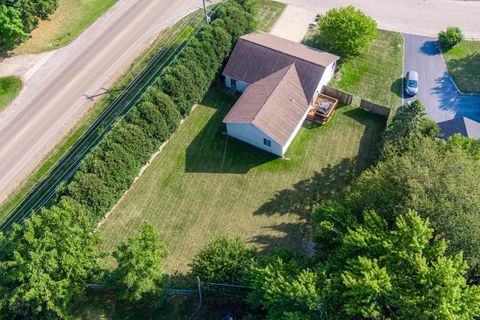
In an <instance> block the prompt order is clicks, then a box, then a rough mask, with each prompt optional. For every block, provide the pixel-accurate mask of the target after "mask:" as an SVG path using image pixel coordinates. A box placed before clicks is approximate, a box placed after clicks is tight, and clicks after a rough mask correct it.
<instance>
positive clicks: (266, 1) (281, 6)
mask: <svg viewBox="0 0 480 320" xmlns="http://www.w3.org/2000/svg"><path fill="white" fill-rule="evenodd" d="M286 7H287V5H286V4H285V3H281V2H277V1H272V0H261V1H260V2H259V10H258V11H259V13H260V14H259V16H260V17H259V21H260V23H259V26H258V29H259V30H261V31H265V32H269V31H270V30H272V27H273V25H274V24H275V22H277V20H278V18H279V17H280V15H281V14H282V12H283V10H285V8H286Z"/></svg>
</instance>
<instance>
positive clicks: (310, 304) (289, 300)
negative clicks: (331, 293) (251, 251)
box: [247, 257, 323, 320]
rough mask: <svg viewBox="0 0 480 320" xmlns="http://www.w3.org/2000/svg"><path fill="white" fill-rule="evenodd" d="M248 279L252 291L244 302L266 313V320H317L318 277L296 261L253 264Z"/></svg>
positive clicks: (320, 294)
mask: <svg viewBox="0 0 480 320" xmlns="http://www.w3.org/2000/svg"><path fill="white" fill-rule="evenodd" d="M247 277H248V278H249V280H250V282H249V284H250V286H251V287H252V288H253V290H252V291H251V293H250V294H249V295H248V297H247V302H248V303H250V305H251V306H253V307H254V308H260V309H263V310H265V311H267V319H272V320H273V319H316V317H315V315H318V314H320V312H321V309H322V301H323V296H322V293H321V290H319V288H318V287H317V282H318V275H317V274H316V273H315V272H314V271H313V270H310V269H308V268H304V267H303V266H302V265H301V264H300V263H299V262H298V261H297V260H295V259H292V260H284V259H282V258H279V257H277V258H275V259H272V260H271V261H270V262H269V263H267V264H266V265H261V264H258V263H255V264H254V266H253V267H252V268H250V269H249V274H248V276H247Z"/></svg>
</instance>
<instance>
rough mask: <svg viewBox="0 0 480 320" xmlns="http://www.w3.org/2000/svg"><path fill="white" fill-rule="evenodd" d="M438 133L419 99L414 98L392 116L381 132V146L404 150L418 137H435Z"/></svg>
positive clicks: (438, 130)
mask: <svg viewBox="0 0 480 320" xmlns="http://www.w3.org/2000/svg"><path fill="white" fill-rule="evenodd" d="M439 133H440V129H439V128H438V126H437V125H436V123H435V122H433V121H432V120H430V119H428V118H427V114H426V112H425V106H424V105H423V104H422V103H421V102H420V100H415V101H413V102H410V103H407V104H406V105H405V106H404V107H402V108H401V109H400V110H398V112H397V114H396V115H395V116H394V117H393V120H392V122H391V123H390V125H389V126H388V128H387V129H386V130H385V132H384V134H383V147H384V148H393V149H395V150H396V151H397V152H404V151H405V150H406V149H408V148H409V147H410V146H411V145H412V143H414V142H415V141H416V140H417V139H418V138H419V137H422V136H428V137H431V138H435V137H437V136H438V135H439Z"/></svg>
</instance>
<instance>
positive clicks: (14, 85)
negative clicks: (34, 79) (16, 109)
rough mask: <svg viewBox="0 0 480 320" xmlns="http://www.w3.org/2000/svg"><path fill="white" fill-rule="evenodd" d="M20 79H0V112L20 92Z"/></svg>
mask: <svg viewBox="0 0 480 320" xmlns="http://www.w3.org/2000/svg"><path fill="white" fill-rule="evenodd" d="M22 86H23V83H22V79H20V78H19V77H14V76H10V77H3V78H0V111H1V110H2V109H3V108H4V107H5V106H7V105H8V104H9V103H10V102H12V101H13V99H15V97H16V96H17V95H18V94H19V93H20V90H22Z"/></svg>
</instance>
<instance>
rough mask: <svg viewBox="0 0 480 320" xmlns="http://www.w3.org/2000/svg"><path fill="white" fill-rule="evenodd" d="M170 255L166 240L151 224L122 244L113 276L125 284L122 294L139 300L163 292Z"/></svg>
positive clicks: (133, 299)
mask: <svg viewBox="0 0 480 320" xmlns="http://www.w3.org/2000/svg"><path fill="white" fill-rule="evenodd" d="M167 255H168V251H167V248H166V246H165V243H164V241H163V239H162V238H161V237H160V235H159V234H158V233H157V232H156V231H155V229H154V227H153V226H152V225H151V224H148V223H144V224H143V226H142V228H141V229H140V231H139V233H138V234H137V235H136V236H135V237H132V238H129V239H128V240H127V242H126V243H122V244H121V245H119V246H118V248H117V250H116V251H115V252H114V253H113V256H114V258H115V259H116V261H117V268H116V269H115V270H114V272H113V279H114V281H115V283H116V284H117V285H119V286H120V287H121V294H122V297H123V298H124V299H126V300H128V301H130V302H132V303H138V302H141V301H142V300H149V299H151V298H152V297H153V296H154V295H157V294H159V293H160V292H162V289H163V288H164V287H165V281H166V277H165V274H164V271H163V260H164V258H165V257H166V256H167Z"/></svg>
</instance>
